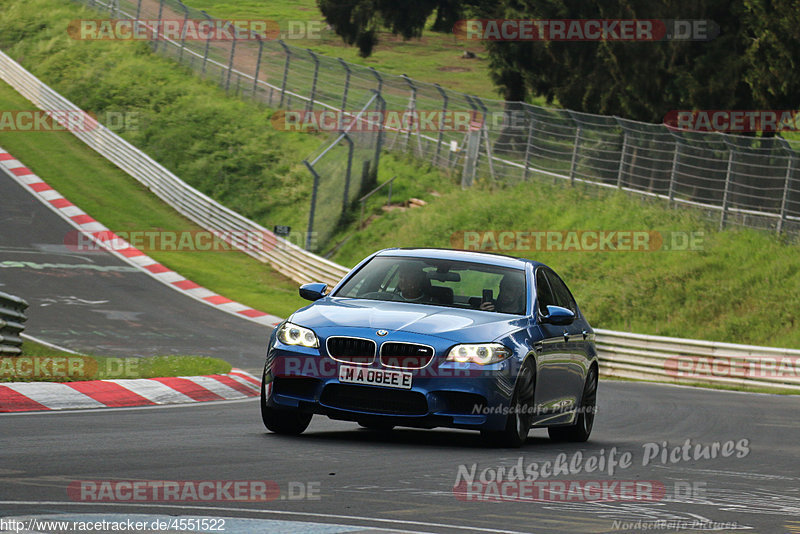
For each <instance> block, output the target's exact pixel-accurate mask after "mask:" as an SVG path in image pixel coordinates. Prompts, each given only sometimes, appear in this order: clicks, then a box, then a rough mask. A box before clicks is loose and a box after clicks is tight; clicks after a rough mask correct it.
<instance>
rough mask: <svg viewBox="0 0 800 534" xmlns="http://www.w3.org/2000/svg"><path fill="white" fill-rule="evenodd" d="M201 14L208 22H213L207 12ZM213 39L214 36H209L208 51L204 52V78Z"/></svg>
mask: <svg viewBox="0 0 800 534" xmlns="http://www.w3.org/2000/svg"><path fill="white" fill-rule="evenodd" d="M200 13H202V14H203V16H204V17H205V18H206V20H207V21H210V20H211V16H210V15H209V14H208V13H206V12H205V11H200ZM211 37H212V35H211V34H209V36H208V39H206V49H205V51H204V52H203V71H202V72H203V75H204V76H205V74H206V64H207V63H208V51H209V48H210V47H211Z"/></svg>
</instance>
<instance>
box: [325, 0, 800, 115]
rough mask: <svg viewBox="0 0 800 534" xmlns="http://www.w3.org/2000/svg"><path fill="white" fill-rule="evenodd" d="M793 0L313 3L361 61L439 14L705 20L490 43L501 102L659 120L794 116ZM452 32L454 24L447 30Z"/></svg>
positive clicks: (443, 21) (440, 23)
mask: <svg viewBox="0 0 800 534" xmlns="http://www.w3.org/2000/svg"><path fill="white" fill-rule="evenodd" d="M796 1H797V0H659V1H657V2H653V1H652V0H615V1H609V0H498V1H489V0H439V1H436V0H416V1H414V2H412V3H411V4H410V5H409V4H407V3H403V4H402V5H401V4H400V3H399V2H390V1H388V0H357V1H356V3H355V4H353V3H352V2H351V3H349V4H348V7H347V8H345V7H344V6H345V0H319V5H320V9H321V10H322V13H323V15H325V17H326V18H327V19H328V22H329V23H331V25H332V26H333V28H334V30H335V31H336V32H337V33H338V34H339V35H341V36H342V38H343V39H344V40H345V41H346V42H348V43H350V44H356V45H358V46H359V50H360V52H361V54H362V55H364V56H368V55H369V54H370V53H371V51H372V49H373V47H374V45H375V43H376V42H377V38H376V32H377V30H379V29H380V28H388V29H389V30H390V31H392V32H393V33H395V34H400V35H402V36H403V37H404V38H406V39H410V38H414V37H419V36H420V35H421V32H422V30H423V29H424V27H425V23H426V20H427V19H428V17H430V16H431V15H432V14H433V13H434V11H435V12H436V13H437V18H436V20H437V22H436V24H435V28H436V29H438V30H442V29H444V28H446V27H447V25H448V24H449V23H450V22H452V21H453V20H458V18H459V17H469V18H489V19H658V20H662V21H663V20H671V19H681V20H708V21H713V23H715V24H716V25H717V26H718V27H719V35H717V36H716V37H715V38H713V39H711V40H707V41H702V40H701V41H681V40H662V41H658V42H640V41H585V42H577V41H487V42H486V43H485V45H486V49H487V52H488V55H489V61H490V74H491V77H492V80H493V82H494V83H495V85H497V87H498V89H499V90H500V92H501V93H502V94H503V96H504V98H505V99H506V100H523V101H524V100H525V99H526V97H528V96H529V95H540V96H544V97H545V98H546V99H547V101H548V102H554V101H558V103H559V104H560V105H561V106H563V107H566V108H569V109H574V110H577V111H584V112H589V113H598V114H605V115H619V116H622V117H625V118H630V119H637V120H643V121H649V122H661V121H662V120H663V118H664V116H665V115H666V114H667V113H668V112H670V111H673V110H679V109H754V108H757V107H759V106H761V107H776V106H777V107H784V108H787V109H791V108H792V107H794V106H795V105H796V104H795V102H796V100H797V98H796V96H795V95H797V94H800V71H798V69H797V68H796V67H797V65H796V64H797V61H798V60H797V59H796V58H797V57H798V55H797V53H796V51H797V50H800V46H799V45H800V41H799V40H800V37H798V32H797V28H798V26H800V12H798V10H797V9H796ZM451 27H452V26H451Z"/></svg>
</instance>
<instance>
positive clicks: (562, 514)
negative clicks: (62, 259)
mask: <svg viewBox="0 0 800 534" xmlns="http://www.w3.org/2000/svg"><path fill="white" fill-rule="evenodd" d="M598 402H599V411H598V418H597V422H596V427H595V430H594V433H593V435H592V439H591V440H590V442H588V443H585V444H580V445H564V444H556V443H553V442H551V441H549V440H548V439H547V438H546V437H545V436H546V433H545V432H544V431H542V430H536V429H534V430H532V431H531V433H530V435H529V438H528V441H527V443H526V444H525V445H524V446H523V447H522V448H521V449H519V450H512V449H492V448H487V447H485V446H484V445H483V444H482V443H481V441H480V439H479V434H478V433H472V432H466V431H456V430H416V429H396V430H394V431H392V432H390V433H380V432H375V431H370V430H365V429H361V428H359V427H358V426H357V425H355V424H352V423H345V422H336V421H331V420H328V419H326V418H321V417H319V416H317V417H315V419H314V420H313V421H312V423H311V426H310V427H309V429H308V430H307V431H306V433H304V434H303V435H301V436H298V437H284V436H278V435H275V434H271V433H268V432H266V431H265V430H264V428H263V426H262V425H261V422H260V418H259V413H258V400H255V399H253V400H248V401H242V402H236V403H228V404H202V403H201V404H198V405H193V406H191V407H169V408H157V409H123V410H109V409H107V410H102V411H95V412H83V413H80V412H73V413H40V414H35V415H34V414H23V415H3V416H0V428H2V437H0V459H2V464H0V465H2V469H0V502H1V503H2V504H0V515H6V516H8V515H14V516H20V515H25V514H54V513H69V514H76V513H81V514H88V513H106V514H108V513H113V514H118V516H120V517H125V514H172V515H182V516H193V517H197V516H204V517H214V518H255V519H262V520H284V521H286V520H289V521H308V522H314V523H335V524H339V525H342V524H344V525H355V526H361V527H365V528H374V529H379V528H380V529H399V530H406V531H421V532H447V533H450V532H494V531H502V530H507V531H519V532H537V533H538V532H558V533H563V532H570V533H571V532H641V531H644V530H642V529H641V527H640V528H639V529H635V528H634V529H626V528H624V525H631V524H634V523H635V522H636V521H639V520H642V521H646V522H652V521H660V520H663V521H676V520H684V521H687V522H691V521H694V520H701V519H702V520H708V521H714V522H718V523H726V522H731V523H732V522H735V523H737V524H738V525H741V527H742V528H746V527H750V528H747V531H749V532H763V533H775V532H792V531H796V527H797V526H798V525H800V523H797V520H798V519H799V518H798V511H800V493H799V492H798V478H799V474H798V461H797V459H798V458H800V428H798V425H797V424H796V417H797V413H798V410H799V409H800V399H797V398H794V397H788V396H777V395H747V394H739V393H732V392H722V391H712V390H702V389H692V388H682V387H673V386H664V385H651V384H639V383H631V382H609V381H602V382H601V387H600V392H599V399H598ZM686 439H690V440H691V442H692V444H712V443H714V442H718V443H723V442H725V441H727V440H733V441H739V440H741V439H747V440H748V444H747V447H746V449H743V450H746V451H747V453H746V455H744V456H743V457H741V458H737V457H736V455H732V456H730V457H728V458H722V457H718V458H716V459H691V460H688V461H686V460H684V459H682V458H681V459H680V460H679V461H676V462H675V463H670V460H669V458H668V459H667V461H666V463H662V458H661V455H660V453H659V454H658V456H657V458H654V459H653V460H651V461H650V462H649V464H648V465H646V466H645V465H643V463H644V461H643V460H644V458H645V454H646V450H647V445H646V444H647V443H651V444H655V445H662V443H663V442H664V441H666V442H667V446H668V448H670V449H671V448H674V447H679V446H681V445H682V444H683V443H684V441H685V440H686ZM614 447H616V448H617V451H618V453H620V454H621V453H624V452H629V453H630V454H631V457H632V462H631V465H630V466H629V467H627V468H621V467H620V468H617V469H616V471H615V473H614V474H613V476H608V474H607V473H603V474H598V473H597V472H595V473H592V474H591V475H589V474H587V473H575V474H570V475H566V476H565V475H559V476H558V477H551V478H545V479H542V480H560V481H563V480H587V479H592V480H612V479H617V480H639V481H659V482H661V483H663V484H664V486H665V487H666V495H665V496H664V498H663V499H660V500H657V501H654V502H596V501H595V502H592V501H587V502H580V501H578V502H557V501H553V502H547V501H545V502H482V501H477V500H475V501H471V502H468V501H463V500H459V499H458V498H457V497H456V495H454V491H453V486H454V484H455V480H456V476H457V472H458V469H459V467H458V466H459V465H461V464H466V465H471V464H473V463H475V464H477V471H478V472H480V471H481V470H484V469H486V468H492V469H495V468H497V467H499V466H507V467H510V466H513V465H514V464H516V463H517V462H518V461H519V459H520V458H521V459H522V460H521V461H522V463H523V465H524V466H525V467H526V468H527V466H529V465H530V464H532V463H533V462H537V463H539V464H543V462H547V461H550V462H555V461H556V459H557V456H558V455H559V454H560V453H565V454H566V455H567V457H568V458H572V457H573V456H574V455H575V453H576V452H578V451H581V452H582V454H583V456H584V459H586V458H589V457H591V456H594V457H598V458H599V457H600V456H603V455H605V456H606V457H609V451H610V450H611V449H612V448H614ZM487 474H488V472H487ZM131 479H137V480H170V481H176V480H177V481H181V480H195V481H199V480H205V481H208V480H214V481H216V480H223V481H231V480H270V481H274V482H276V483H277V485H278V487H279V488H280V489H281V491H282V493H283V494H284V496H287V495H288V488H289V485H290V483H293V484H294V485H295V487H299V486H297V485H298V484H307V483H311V485H310V486H305V487H308V488H313V490H312V493H314V496H315V497H318V498H316V499H313V500H308V499H300V500H289V499H284V500H281V499H276V500H274V501H271V502H266V503H247V502H230V501H227V502H203V503H196V502H186V501H183V502H162V503H147V502H137V503H135V504H131V503H130V502H116V503H111V504H104V505H99V504H97V503H92V502H88V501H83V502H81V501H80V500H78V501H76V500H73V498H72V497H70V496H68V493H67V486H68V485H69V483H70V482H72V481H78V480H131ZM676 487H677V492H676V489H675V488H676ZM688 488H694V491H693V492H692V491H689V490H688ZM692 493H694V494H692ZM299 494H300V492H299V491H296V492H295V495H299ZM615 520H617V521H620V523H619V524H617V528H616V529H615V528H614V527H615V524H614V521H615ZM792 521H795V523H791V522H792ZM303 526H305V527H307V529H308V530H303V529H302V528H301V527H303ZM297 527H298V529H299V530H298V531H299V532H303V531H305V532H309V531H315V530H314V529H312V528H311V526H309V525H299V524H298V525H297ZM232 531H233V530H231V529H229V530H228V531H227V532H232ZM269 531H276V532H282V531H287V529H281V528H278V529H273V530H269ZM648 531H653V529H652V528H651V529H649V530H648ZM659 531H660V532H677V531H678V530H676V529H669V528H666V529H662V530H659ZM684 531H686V530H684ZM688 531H690V532H692V531H694V530H688ZM732 531H733V529H727V528H726V529H724V530H722V532H732Z"/></svg>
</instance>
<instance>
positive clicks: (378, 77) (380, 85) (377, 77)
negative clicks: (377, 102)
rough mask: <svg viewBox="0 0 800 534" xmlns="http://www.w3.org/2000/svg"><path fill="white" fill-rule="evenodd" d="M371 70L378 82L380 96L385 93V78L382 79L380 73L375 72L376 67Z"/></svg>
mask: <svg viewBox="0 0 800 534" xmlns="http://www.w3.org/2000/svg"><path fill="white" fill-rule="evenodd" d="M369 70H370V71H372V75H373V76H375V79H376V80H378V94H381V93H382V92H383V78H381V75H380V73H379V72H378V71H377V70H375V67H370V68H369Z"/></svg>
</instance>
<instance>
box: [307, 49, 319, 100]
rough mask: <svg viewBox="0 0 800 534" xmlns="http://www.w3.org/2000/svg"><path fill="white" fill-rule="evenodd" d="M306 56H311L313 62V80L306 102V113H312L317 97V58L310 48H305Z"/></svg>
mask: <svg viewBox="0 0 800 534" xmlns="http://www.w3.org/2000/svg"><path fill="white" fill-rule="evenodd" d="M306 50H308V54H309V55H310V56H311V59H312V60H314V78H313V80H312V81H311V95H310V98H309V100H308V104H306V111H309V112H310V111H314V97H316V96H317V78H318V77H319V58H318V57H317V55H316V54H315V53H314V52H312V51H311V49H310V48H307V49H306Z"/></svg>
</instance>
